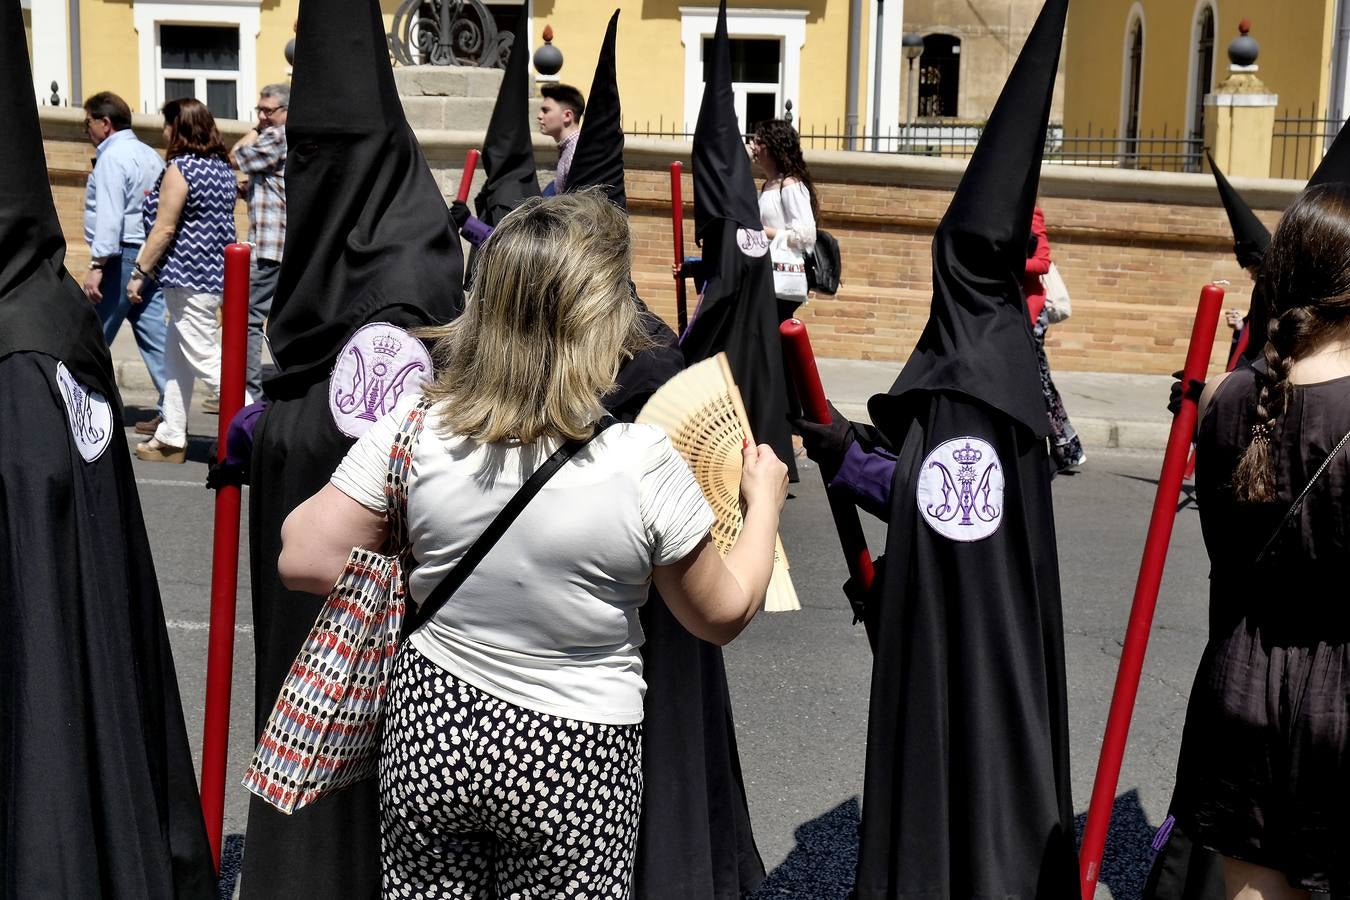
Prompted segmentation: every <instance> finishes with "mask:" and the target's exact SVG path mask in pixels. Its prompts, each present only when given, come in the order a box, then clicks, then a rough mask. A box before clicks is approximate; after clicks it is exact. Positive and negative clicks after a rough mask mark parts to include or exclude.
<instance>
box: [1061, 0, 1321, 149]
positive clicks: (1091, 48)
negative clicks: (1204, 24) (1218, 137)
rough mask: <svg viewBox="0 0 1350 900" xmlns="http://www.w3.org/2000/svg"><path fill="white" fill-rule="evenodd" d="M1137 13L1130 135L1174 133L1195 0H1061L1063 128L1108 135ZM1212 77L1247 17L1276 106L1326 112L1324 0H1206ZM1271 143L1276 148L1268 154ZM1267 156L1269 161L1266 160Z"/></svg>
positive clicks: (1182, 102)
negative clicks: (1135, 113) (1137, 88)
mask: <svg viewBox="0 0 1350 900" xmlns="http://www.w3.org/2000/svg"><path fill="white" fill-rule="evenodd" d="M1136 5H1138V6H1139V7H1140V8H1141V9H1142V10H1143V14H1144V62H1143V65H1144V72H1143V84H1142V97H1141V103H1140V133H1141V135H1144V136H1147V135H1148V134H1149V133H1150V132H1153V133H1157V134H1159V135H1161V134H1162V132H1163V130H1164V128H1166V129H1167V131H1168V133H1169V134H1172V135H1176V134H1177V133H1179V132H1182V131H1184V129H1185V127H1186V121H1187V106H1188V98H1189V96H1190V95H1189V93H1188V91H1189V89H1190V82H1191V71H1190V66H1191V54H1192V30H1193V23H1194V19H1195V17H1196V15H1197V13H1198V8H1197V4H1196V0H1095V2H1093V3H1091V4H1082V3H1079V4H1072V3H1071V4H1070V5H1069V33H1070V34H1071V35H1072V36H1073V37H1072V39H1071V40H1069V41H1068V44H1067V46H1066V48H1065V51H1066V61H1065V66H1066V69H1065V76H1066V88H1065V97H1064V124H1065V128H1066V130H1067V131H1069V132H1071V133H1072V132H1073V131H1075V130H1077V131H1079V132H1087V131H1088V128H1089V124H1090V125H1091V130H1092V132H1093V133H1096V132H1097V131H1098V130H1099V129H1105V131H1106V133H1107V134H1114V133H1116V132H1117V130H1118V129H1119V128H1120V123H1121V110H1122V107H1123V103H1124V100H1123V98H1122V94H1123V79H1124V72H1125V53H1126V50H1125V45H1126V44H1125V38H1126V24H1127V20H1128V18H1129V15H1130V10H1131V8H1132V7H1134V6H1136ZM1215 6H1216V16H1215V63H1214V65H1215V71H1214V74H1213V83H1214V84H1218V83H1219V82H1220V81H1222V80H1223V79H1224V78H1225V77H1227V75H1228V56H1227V52H1226V51H1227V47H1228V44H1229V42H1230V41H1232V39H1233V38H1235V37H1236V36H1237V34H1238V31H1237V26H1238V21H1239V20H1240V19H1242V18H1243V17H1247V18H1249V19H1251V21H1252V31H1251V34H1252V37H1254V38H1256V40H1257V42H1258V43H1259V44H1260V47H1261V54H1260V57H1259V58H1258V60H1257V65H1258V66H1259V67H1260V71H1259V73H1258V74H1259V76H1260V78H1261V80H1262V81H1264V82H1265V84H1266V86H1267V87H1268V88H1269V89H1270V90H1271V92H1272V93H1275V94H1278V95H1279V97H1280V100H1279V107H1278V109H1279V110H1281V111H1284V110H1286V109H1287V110H1288V111H1289V113H1290V114H1293V113H1295V112H1296V110H1297V109H1298V108H1300V107H1301V108H1302V114H1303V115H1305V116H1312V115H1318V116H1322V115H1325V114H1326V109H1327V90H1328V86H1327V82H1328V71H1329V68H1330V58H1331V41H1332V37H1333V35H1332V21H1333V7H1332V0H1247V2H1244V3H1242V4H1239V3H1236V2H1233V0H1215ZM1278 152H1279V148H1278V147H1277V148H1276V153H1277V154H1278ZM1274 165H1275V163H1274V162H1273V166H1274Z"/></svg>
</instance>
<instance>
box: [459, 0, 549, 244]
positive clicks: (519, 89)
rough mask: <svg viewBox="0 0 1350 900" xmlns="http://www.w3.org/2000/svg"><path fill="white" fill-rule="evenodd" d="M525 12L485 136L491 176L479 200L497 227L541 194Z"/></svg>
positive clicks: (483, 215)
mask: <svg viewBox="0 0 1350 900" xmlns="http://www.w3.org/2000/svg"><path fill="white" fill-rule="evenodd" d="M524 25H525V14H524V12H523V11H522V13H521V16H520V19H519V20H518V21H517V23H516V31H515V38H514V40H513V42H512V44H511V58H510V60H508V61H507V63H506V72H505V74H504V75H503V76H502V85H501V88H500V89H499V90H498V91H497V102H496V104H495V105H494V106H493V107H492V118H491V119H489V120H488V128H487V134H486V135H485V136H484V137H483V171H484V173H485V174H486V175H487V180H486V181H485V182H484V183H483V189H482V190H481V191H479V192H478V196H477V197H475V198H474V206H475V207H476V208H477V210H478V218H480V219H482V220H483V221H484V222H486V223H487V224H489V225H493V226H495V225H496V224H497V223H498V222H500V221H501V220H502V218H503V217H505V215H506V214H507V213H509V212H510V211H511V210H513V209H515V208H516V207H517V206H519V205H520V204H521V203H523V202H524V201H526V200H528V199H529V198H531V197H538V196H539V193H540V192H539V167H538V165H537V164H536V163H535V160H534V143H533V140H532V138H533V134H534V129H533V128H532V127H531V125H530V48H529V43H528V42H527V41H526V39H525V38H526V35H525V33H524V28H523V26H524Z"/></svg>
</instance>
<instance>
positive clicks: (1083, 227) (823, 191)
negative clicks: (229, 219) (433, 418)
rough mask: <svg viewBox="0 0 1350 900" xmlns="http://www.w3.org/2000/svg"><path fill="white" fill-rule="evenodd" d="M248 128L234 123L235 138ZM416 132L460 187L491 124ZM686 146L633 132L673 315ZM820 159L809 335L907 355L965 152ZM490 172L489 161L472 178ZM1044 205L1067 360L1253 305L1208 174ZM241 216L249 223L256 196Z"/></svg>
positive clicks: (55, 136)
mask: <svg viewBox="0 0 1350 900" xmlns="http://www.w3.org/2000/svg"><path fill="white" fill-rule="evenodd" d="M42 115H43V117H44V130H45V134H46V137H47V143H46V146H47V153H48V166H49V169H50V172H51V179H52V186H53V193H54V195H55V196H56V202H57V207H58V211H59V212H60V215H61V220H62V224H63V226H64V229H65V231H66V236H67V240H68V241H69V243H70V252H69V254H68V257H67V259H68V262H69V265H70V268H71V269H72V271H75V272H83V267H84V264H85V262H86V260H87V258H88V253H87V249H86V247H85V244H84V240H83V235H82V231H81V225H80V214H81V210H82V209H83V202H84V178H85V175H86V173H87V172H88V165H89V157H90V156H91V155H92V148H90V147H89V145H88V144H87V143H85V142H84V141H83V140H82V138H80V136H79V121H80V117H79V115H78V111H71V110H45V109H44V110H43V112H42ZM157 124H158V123H157V122H155V121H154V120H153V119H150V118H146V119H145V121H144V122H142V121H141V117H137V123H136V126H137V130H138V132H140V133H142V135H143V136H144V137H146V138H147V139H151V138H154V137H157V133H156V128H155V126H156V125H157ZM142 126H144V128H143V127H142ZM235 137H237V135H234V136H227V138H226V140H227V143H230V142H232V141H233V140H234V138H235ZM419 137H420V138H421V139H422V143H423V147H424V148H425V150H426V154H427V158H428V160H429V162H430V163H431V166H432V168H433V170H435V171H436V174H437V177H438V179H439V182H440V184H441V185H442V186H443V189H444V190H445V191H446V192H447V193H449V192H450V191H451V189H452V187H453V186H454V185H455V184H457V183H458V180H459V175H460V173H459V171H458V165H459V161H461V160H463V158H464V152H465V150H467V149H468V148H469V147H471V146H475V145H476V144H477V142H478V141H479V140H480V139H481V136H479V135H476V134H472V133H468V132H450V131H428V132H419ZM688 149H689V148H688V145H687V144H680V143H670V142H658V141H639V140H630V141H629V142H628V148H627V153H626V162H627V167H628V181H627V190H628V197H629V210H630V213H631V219H632V223H633V242H634V272H633V277H634V280H635V281H636V282H637V285H638V288H639V290H640V292H641V293H642V296H643V297H644V298H645V299H646V300H647V301H648V303H649V304H650V305H651V306H652V307H653V308H654V309H655V310H656V311H657V312H658V313H660V314H661V315H663V316H665V317H666V319H667V320H668V321H670V322H672V323H673V322H674V320H675V291H674V287H673V283H672V280H671V278H670V264H671V258H672V235H671V222H670V177H669V171H668V166H669V163H670V161H671V160H673V159H681V160H682V161H683V162H684V164H685V171H686V173H687V172H688V171H689V159H688ZM536 151H537V155H538V159H539V160H540V162H541V164H546V163H548V162H551V161H552V159H553V156H552V153H551V149H550V147H549V145H548V142H547V141H546V140H544V139H542V138H540V140H539V142H538V143H537V145H536ZM807 162H808V164H809V165H810V166H811V168H812V171H813V173H814V174H815V176H816V179H817V186H818V188H819V193H820V202H821V207H822V211H823V212H822V218H823V222H824V225H825V227H827V228H828V229H829V230H830V231H832V232H833V233H834V234H835V236H836V237H837V238H838V239H839V243H840V248H841V253H842V255H843V267H844V272H843V284H842V286H841V288H840V291H839V294H838V295H837V296H835V297H817V298H815V299H813V300H811V301H810V302H809V303H808V304H807V305H806V306H804V307H803V308H802V311H801V316H802V318H803V319H804V320H805V321H806V323H807V325H808V326H809V327H810V329H811V336H812V342H813V343H814V345H815V348H816V350H817V352H818V353H820V354H821V355H822V356H831V357H841V358H848V359H869V360H885V361H895V362H897V363H898V362H899V361H901V360H903V359H904V358H905V356H906V355H907V354H908V352H909V350H910V348H911V347H912V346H913V345H914V342H915V340H916V339H917V338H918V335H919V332H920V331H921V330H922V328H923V325H924V322H925V321H926V320H927V316H928V303H929V297H930V288H931V268H930V262H929V249H930V243H931V240H932V234H933V230H934V228H935V227H936V225H937V223H938V220H939V219H940V218H941V216H942V213H943V212H944V211H945V209H946V206H947V203H948V201H949V200H950V197H951V191H952V190H953V188H954V187H955V185H956V183H957V181H958V180H959V178H960V174H961V168H962V165H963V164H962V163H959V162H953V161H947V160H927V159H922V158H915V157H899V156H885V155H878V154H851V153H844V152H837V151H818V152H808V153H807ZM481 181H482V173H481V172H479V173H478V175H477V177H476V178H475V182H476V183H475V185H474V190H475V191H476V190H477V187H478V185H479V184H481ZM1234 184H1235V186H1237V188H1238V189H1239V190H1240V191H1242V192H1243V193H1244V195H1245V196H1246V197H1247V199H1248V201H1249V202H1250V203H1252V205H1253V206H1254V207H1255V208H1256V209H1257V211H1258V213H1259V214H1260V215H1261V216H1262V218H1263V219H1264V220H1265V221H1266V223H1267V224H1268V225H1269V226H1271V227H1273V226H1274V224H1275V222H1276V221H1277V219H1278V216H1279V210H1281V209H1283V208H1284V207H1285V206H1286V205H1287V204H1288V203H1289V201H1290V200H1292V198H1293V196H1294V194H1295V193H1296V192H1297V190H1298V189H1299V188H1301V187H1302V185H1301V184H1300V183H1297V182H1289V181H1270V180H1244V179H1234ZM683 194H684V198H685V237H686V244H687V248H688V252H690V253H694V252H696V250H695V249H694V247H693V224H694V214H693V185H692V183H691V180H690V177H689V176H688V174H686V175H685V177H684V181H683ZM1040 204H1041V207H1042V208H1043V209H1044V210H1045V215H1046V221H1047V225H1048V228H1049V233H1050V244H1051V254H1052V256H1053V258H1054V259H1055V261H1056V264H1057V265H1058V266H1059V268H1060V271H1061V273H1062V274H1063V276H1064V280H1065V282H1066V283H1067V285H1068V287H1069V291H1070V293H1071V295H1072V297H1073V316H1072V318H1070V319H1069V320H1068V321H1066V322H1064V323H1061V324H1059V325H1056V326H1055V327H1053V328H1052V329H1051V330H1050V336H1049V341H1048V348H1049V353H1050V357H1051V363H1052V365H1053V366H1054V367H1056V368H1059V369H1071V370H1086V371H1102V372H1129V373H1166V372H1172V371H1173V370H1175V369H1178V368H1180V367H1181V363H1182V361H1183V359H1184V357H1185V353H1186V343H1187V340H1188V339H1189V335H1190V331H1191V325H1192V322H1193V318H1194V308H1195V302H1196V299H1197V297H1198V296H1199V291H1200V287H1201V286H1202V285H1204V284H1205V283H1206V282H1209V281H1211V280H1216V279H1229V280H1231V281H1232V285H1231V286H1230V287H1229V290H1228V301H1227V303H1226V305H1227V306H1230V307H1240V308H1242V309H1244V310H1245V308H1246V306H1247V302H1248V299H1249V294H1250V282H1249V280H1248V278H1247V276H1246V275H1245V273H1243V272H1242V271H1241V270H1240V269H1239V268H1238V266H1237V263H1236V262H1235V260H1234V259H1233V254H1232V235H1231V233H1230V232H1229V229H1228V221H1227V219H1226V217H1225V215H1224V212H1223V208H1222V207H1221V205H1220V204H1219V201H1218V196H1217V194H1216V193H1215V190H1214V183H1213V180H1212V179H1211V177H1210V176H1208V175H1182V174H1172V173H1153V172H1124V171H1116V170H1093V169H1078V168H1073V167H1067V166H1047V167H1046V168H1045V170H1044V172H1043V173H1042V179H1041V196H1040ZM238 217H239V229H240V230H239V233H240V235H241V236H243V235H245V234H247V214H246V211H245V209H244V206H243V204H240V206H239V208H238ZM693 302H694V299H693V297H692V296H691V298H690V303H691V304H692V303H693ZM1228 335H1229V332H1228V331H1227V329H1226V328H1225V327H1223V325H1222V324H1220V326H1219V329H1218V331H1217V339H1216V342H1215V350H1214V355H1213V359H1214V363H1215V364H1216V365H1218V364H1221V363H1222V361H1223V358H1224V356H1225V354H1226V350H1227V346H1228Z"/></svg>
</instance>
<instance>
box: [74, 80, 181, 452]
mask: <svg viewBox="0 0 1350 900" xmlns="http://www.w3.org/2000/svg"><path fill="white" fill-rule="evenodd" d="M84 129H85V134H86V135H88V137H89V140H90V142H91V143H92V144H93V145H94V147H95V148H96V149H97V151H98V153H97V155H96V157H95V159H94V171H93V172H92V173H90V175H89V184H88V187H87V188H86V189H85V194H84V239H85V240H86V241H88V242H89V253H90V256H91V259H90V260H89V272H88V274H87V275H85V278H84V293H85V296H87V297H88V298H89V302H91V303H93V304H95V306H94V309H95V311H96V312H97V313H98V318H99V321H100V322H102V323H103V337H104V339H105V340H106V341H107V342H108V344H109V345H111V344H112V342H113V339H114V338H115V337H117V331H118V329H119V328H121V327H122V321H123V320H124V319H126V320H129V321H130V322H131V328H132V331H133V332H134V333H135V335H136V346H137V347H139V348H140V351H141V358H142V359H144V360H145V367H146V368H147V369H149V370H150V378H151V379H152V380H153V381H154V383H155V390H157V391H158V392H159V402H160V403H161V404H162V403H163V402H164V341H165V335H166V333H167V331H168V323H167V314H166V311H165V308H164V295H163V293H162V292H161V291H160V289H159V285H158V283H156V282H154V281H153V280H151V281H147V282H146V284H145V286H144V287H142V288H141V296H142V297H144V298H145V300H144V302H143V303H139V304H134V305H133V304H132V303H131V302H130V301H128V300H127V281H128V280H129V279H130V278H131V269H132V262H133V261H134V260H135V259H136V253H137V251H138V250H140V248H141V244H142V243H144V242H145V220H144V218H143V216H142V213H141V207H142V205H143V204H144V202H145V194H146V192H147V191H149V190H150V189H151V188H153V187H154V186H155V182H156V180H158V178H159V176H160V173H161V172H163V171H164V160H163V158H162V157H161V156H160V155H159V153H157V152H156V151H154V150H153V149H151V148H150V147H149V146H147V145H146V144H143V143H141V141H140V140H138V139H137V137H136V135H135V133H134V132H133V131H132V130H131V109H130V107H128V106H127V103H126V101H125V100H123V99H122V98H121V97H119V96H117V95H116V94H112V93H109V92H107V91H104V92H102V93H98V94H95V95H93V96H92V97H90V98H89V99H88V100H86V101H84ZM158 420H159V417H158V416H156V417H155V419H153V420H151V421H150V422H139V423H137V425H136V430H137V431H138V432H140V433H142V434H153V433H154V429H155V426H156V425H158V424H159V421H158ZM147 429H148V430H147Z"/></svg>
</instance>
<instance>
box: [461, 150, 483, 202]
mask: <svg viewBox="0 0 1350 900" xmlns="http://www.w3.org/2000/svg"><path fill="white" fill-rule="evenodd" d="M481 155H482V154H480V153H479V152H478V151H477V150H474V149H472V148H470V150H469V152H468V153H465V154H464V171H463V172H461V173H460V175H459V193H458V194H456V195H455V199H456V200H458V201H459V202H460V203H468V202H469V183H470V182H472V181H473V170H474V169H476V168H478V157H479V156H481Z"/></svg>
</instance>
